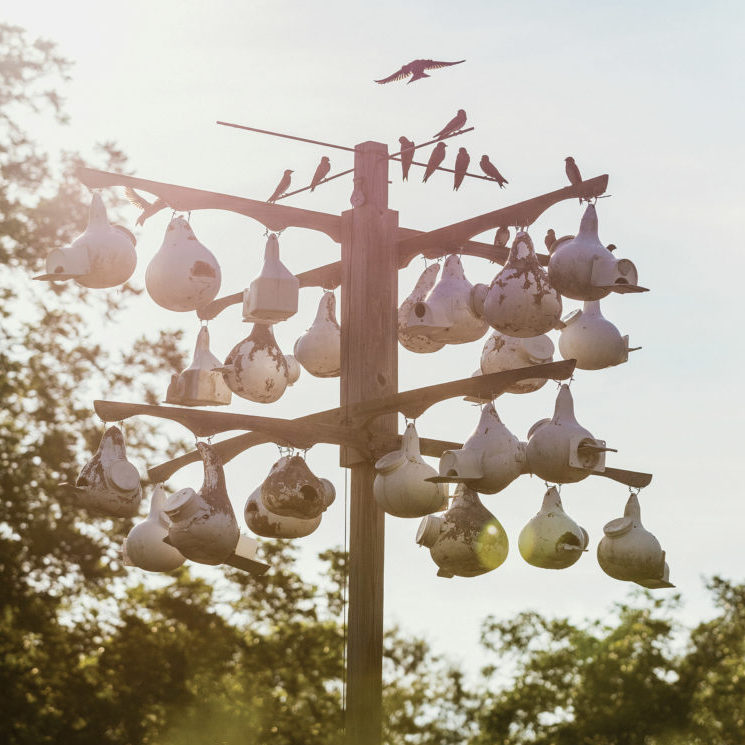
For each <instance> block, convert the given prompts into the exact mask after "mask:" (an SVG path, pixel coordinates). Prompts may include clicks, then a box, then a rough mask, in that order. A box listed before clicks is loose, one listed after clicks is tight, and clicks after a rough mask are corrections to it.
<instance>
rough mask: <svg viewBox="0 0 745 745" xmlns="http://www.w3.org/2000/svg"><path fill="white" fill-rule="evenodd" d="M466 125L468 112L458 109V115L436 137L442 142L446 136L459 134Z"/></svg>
mask: <svg viewBox="0 0 745 745" xmlns="http://www.w3.org/2000/svg"><path fill="white" fill-rule="evenodd" d="M465 123H466V112H465V111H463V109H458V113H457V114H456V115H455V116H454V117H453V118H452V119H451V120H450V121H449V122H448V123H447V124H446V125H445V126H444V127H443V128H442V129H441V130H440V131H439V132H438V133H437V134H436V135H435V137H436V138H437V139H438V140H441V139H442V138H443V137H445V135H449V134H451V133H452V132H457V131H458V130H459V129H463V125H464V124H465Z"/></svg>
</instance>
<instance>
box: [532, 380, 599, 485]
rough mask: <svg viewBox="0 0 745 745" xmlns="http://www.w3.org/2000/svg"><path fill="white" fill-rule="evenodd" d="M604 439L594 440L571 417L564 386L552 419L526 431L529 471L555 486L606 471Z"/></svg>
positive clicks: (545, 420)
mask: <svg viewBox="0 0 745 745" xmlns="http://www.w3.org/2000/svg"><path fill="white" fill-rule="evenodd" d="M607 450H610V448H607V447H605V441H604V440H597V439H595V438H594V437H593V436H592V434H591V433H590V432H589V431H588V430H586V429H585V428H584V427H582V426H581V425H580V424H579V423H578V422H577V420H576V419H575V417H574V401H573V399H572V394H571V392H570V390H569V386H568V385H566V384H564V385H562V386H561V388H560V389H559V393H558V395H557V396H556V406H555V408H554V416H553V419H542V420H541V421H539V422H536V423H535V424H534V425H533V426H532V427H531V429H530V432H528V445H527V447H526V449H525V454H526V457H527V460H528V469H529V471H530V472H531V473H534V474H535V475H536V476H539V477H540V478H542V479H544V480H546V481H551V482H553V483H555V484H569V483H572V482H575V481H581V480H582V479H584V478H587V476H589V475H590V473H592V472H595V473H602V472H603V471H604V470H605V452H606V451H607Z"/></svg>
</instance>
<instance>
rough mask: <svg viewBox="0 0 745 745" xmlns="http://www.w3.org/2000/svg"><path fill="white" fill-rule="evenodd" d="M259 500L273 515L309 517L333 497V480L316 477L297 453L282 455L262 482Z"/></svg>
mask: <svg viewBox="0 0 745 745" xmlns="http://www.w3.org/2000/svg"><path fill="white" fill-rule="evenodd" d="M260 488H261V500H262V502H263V503H264V506H265V507H266V508H267V509H268V510H269V511H270V512H273V513H274V514H275V515H283V516H286V517H296V518H299V519H301V520H312V519H313V518H315V517H318V515H320V514H321V513H322V512H324V511H325V510H326V508H327V507H328V506H329V505H330V504H331V503H332V502H333V501H334V497H335V496H336V493H335V490H334V487H333V484H331V482H330V481H328V480H327V479H323V480H322V479H319V478H318V477H317V476H315V475H314V474H313V472H312V471H311V470H310V468H309V467H308V464H307V463H306V462H305V460H304V459H303V458H301V457H300V456H299V455H285V456H283V457H282V458H280V459H279V460H278V461H277V462H276V463H275V464H274V465H273V466H272V468H271V471H269V475H268V476H267V477H266V479H264V483H263V484H262V485H261V487H260Z"/></svg>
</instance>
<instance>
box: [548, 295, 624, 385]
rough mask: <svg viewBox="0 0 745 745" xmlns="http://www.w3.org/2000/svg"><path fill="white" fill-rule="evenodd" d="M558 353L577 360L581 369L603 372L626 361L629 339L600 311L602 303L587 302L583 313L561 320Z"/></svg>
mask: <svg viewBox="0 0 745 745" xmlns="http://www.w3.org/2000/svg"><path fill="white" fill-rule="evenodd" d="M562 325H563V328H562V330H561V335H560V336H559V352H560V353H561V356H562V357H563V358H564V359H565V360H570V359H574V360H577V367H578V368H580V369H581V370H602V369H603V368H605V367H613V366H614V365H620V364H621V363H623V362H626V361H627V360H628V358H629V352H630V351H632V350H631V349H629V337H628V335H626V336H621V332H620V331H619V330H618V329H617V328H616V327H615V326H614V325H613V324H612V323H611V322H610V321H609V320H608V319H607V318H605V317H604V316H603V314H602V313H601V312H600V301H599V300H585V303H584V307H583V309H582V310H576V311H574V312H573V313H570V314H569V315H568V316H566V317H565V318H563V319H562Z"/></svg>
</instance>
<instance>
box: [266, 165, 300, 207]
mask: <svg viewBox="0 0 745 745" xmlns="http://www.w3.org/2000/svg"><path fill="white" fill-rule="evenodd" d="M291 173H294V171H291V170H290V169H289V168H288V169H287V170H286V171H285V172H284V175H283V176H282V178H281V179H280V182H279V183H278V184H277V188H276V189H275V190H274V193H273V194H272V196H271V197H269V199H267V200H266V201H267V202H276V201H277V200H278V199H279V198H280V197H281V196H282V195H283V194H284V193H285V192H286V191H287V190H288V189H289V188H290V181H291V180H292V176H290V174H291Z"/></svg>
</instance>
